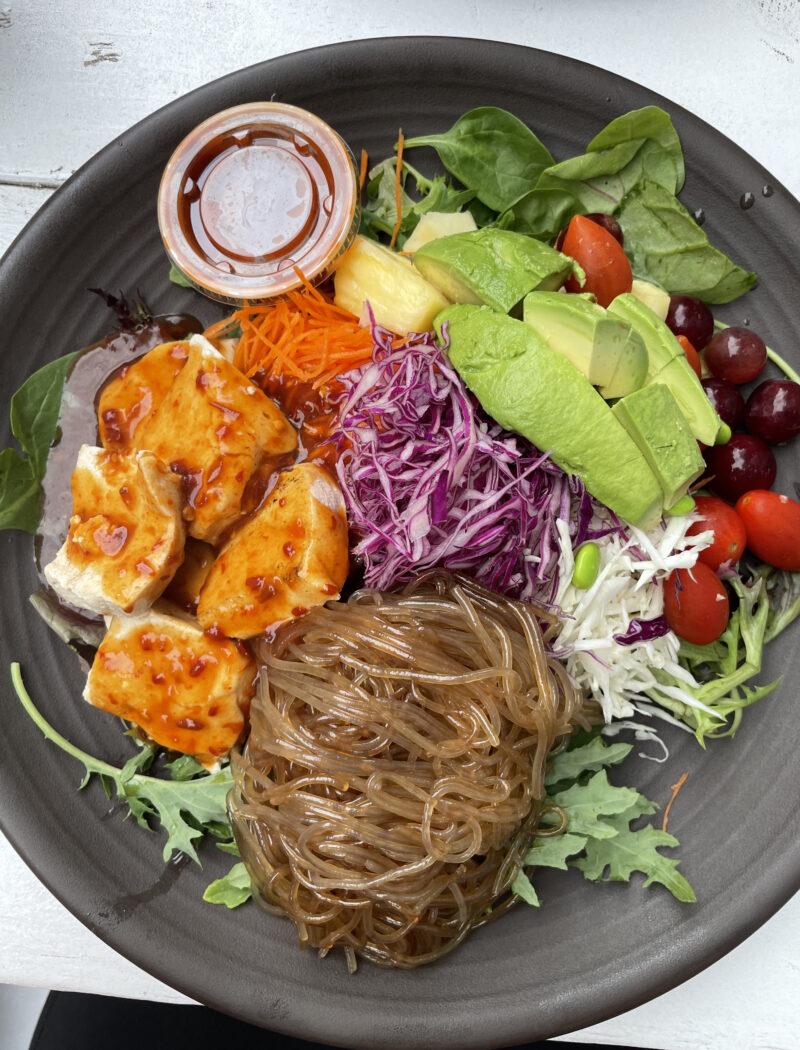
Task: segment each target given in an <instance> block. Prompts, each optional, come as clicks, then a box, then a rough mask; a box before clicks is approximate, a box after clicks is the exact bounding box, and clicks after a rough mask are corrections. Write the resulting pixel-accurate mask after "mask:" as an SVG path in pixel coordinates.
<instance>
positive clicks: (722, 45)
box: [0, 0, 800, 1050]
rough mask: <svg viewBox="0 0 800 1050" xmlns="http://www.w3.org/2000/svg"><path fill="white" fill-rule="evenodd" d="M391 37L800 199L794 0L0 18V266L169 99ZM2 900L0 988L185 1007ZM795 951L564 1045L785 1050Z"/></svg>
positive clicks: (780, 944)
mask: <svg viewBox="0 0 800 1050" xmlns="http://www.w3.org/2000/svg"><path fill="white" fill-rule="evenodd" d="M403 33H421V34H437V35H445V36H448V35H450V36H457V35H472V36H478V37H485V38H493V39H497V40H509V41H513V42H515V43H524V44H529V45H532V46H535V47H541V48H544V49H547V50H551V51H556V52H561V53H563V54H569V55H572V56H574V57H575V58H580V59H583V60H585V61H588V62H594V63H595V64H597V65H602V66H605V67H606V68H609V69H612V70H614V71H615V72H617V73H620V74H622V75H623V76H627V77H630V78H631V79H633V80H636V81H639V82H640V83H643V84H646V85H647V86H648V87H651V88H653V89H655V90H656V91H660V92H662V93H663V94H664V95H666V96H667V97H668V98H672V99H674V100H675V101H676V102H678V103H680V104H681V105H683V106H686V107H687V108H688V109H690V110H692V111H693V112H695V113H697V114H699V115H700V116H702V117H704V118H705V119H706V120H708V121H709V122H710V123H712V124H714V125H715V126H716V127H718V128H719V129H720V130H722V131H723V132H725V133H726V134H727V135H729V136H730V137H731V138H733V139H734V140H735V141H737V142H738V143H740V144H741V145H742V146H744V147H745V149H747V150H748V151H749V152H751V153H752V154H753V155H754V156H756V157H757V158H758V159H759V160H760V161H762V163H763V164H765V165H766V167H767V168H769V169H770V170H771V171H772V172H773V173H774V174H775V176H776V177H777V178H778V179H780V180H781V181H782V182H784V184H785V185H786V186H787V187H788V188H789V189H790V190H792V192H794V193H795V194H796V195H798V196H800V121H798V118H797V107H798V101H799V100H800V3H798V2H797V0H706V2H704V3H703V2H700V3H698V2H697V0H671V2H670V3H669V4H662V3H656V2H655V0H650V2H646V0H645V2H642V0H640V2H639V3H635V4H634V3H630V2H621V0H616V2H608V0H607V2H606V3H602V4H601V3H596V2H594V0H571V2H570V3H569V4H567V3H564V2H563V0H562V2H561V3H559V2H558V0H552V2H546V0H437V3H435V4H432V3H430V0H404V3H403V4H402V5H398V4H396V3H393V2H390V0H373V2H372V3H371V4H365V3H363V0H337V2H336V3H334V2H333V0H322V2H320V0H291V3H287V2H286V0H280V2H279V0H239V2H237V0H206V2H204V3H203V2H199V0H171V2H170V3H167V4H164V3H161V2H156V0H153V2H152V3H146V2H143V0H130V2H125V3H122V2H120V0H104V2H103V0H59V2H58V3H52V2H50V0H0V252H2V251H4V250H5V248H6V247H7V246H8V244H9V243H10V242H11V240H12V239H13V237H14V236H15V235H16V233H17V232H19V230H20V229H21V227H22V226H23V225H24V223H25V222H26V221H27V219H28V218H29V217H30V216H31V215H32V214H34V212H35V211H36V210H37V208H39V207H40V206H41V204H42V203H43V202H44V200H45V199H46V197H47V196H48V193H49V190H48V189H46V188H45V189H43V188H35V187H37V186H38V187H41V186H42V185H44V186H45V187H51V188H52V187H55V186H57V185H58V184H59V183H60V182H61V181H62V180H63V179H64V178H65V177H66V176H67V175H68V174H69V173H70V172H71V171H73V170H74V169H75V168H77V167H78V166H79V165H80V164H82V163H84V162H85V161H86V160H87V159H88V158H89V157H90V156H91V155H92V154H93V153H94V152H96V151H97V150H98V149H99V148H100V147H101V146H103V145H104V144H105V143H106V142H108V141H110V140H111V139H112V138H114V137H115V136H116V135H118V134H119V133H121V132H122V131H124V130H125V129H126V128H127V127H129V126H130V125H131V124H133V123H134V122H135V121H137V120H139V119H141V118H142V117H144V116H146V115H147V114H148V113H150V112H152V111H153V110H154V109H157V108H158V107H159V106H161V105H164V104H165V103H166V102H168V101H170V100H171V99H172V98H175V97H177V96H178V95H180V94H182V93H184V92H185V91H188V90H190V89H191V88H193V87H196V86H198V85H200V84H202V83H204V82H206V81H208V80H211V79H213V78H215V77H217V76H221V75H223V74H224V73H228V72H230V71H232V70H234V69H238V68H240V67H242V66H245V65H249V64H250V63H252V62H257V61H260V60H261V59H265V58H270V57H272V56H274V55H279V54H284V53H287V52H290V51H297V50H301V49H302V48H305V47H313V46H315V45H318V44H325V43H331V42H333V41H337V40H345V39H352V38H357V37H370V36H388V35H395V34H403ZM489 101H490V100H489ZM742 189H743V190H746V189H752V190H754V191H755V190H757V189H758V187H744V186H743V187H742ZM0 884H2V885H3V887H4V892H3V893H2V894H0V983H2V982H7V983H17V984H23V985H31V986H39V987H51V988H59V989H69V990H79V991H93V992H101V993H104V994H110V995H121V996H129V997H134V998H143V999H154V1000H162V1001H165V1002H186V1001H187V1000H185V999H183V997H182V996H180V995H179V994H178V993H176V992H174V991H172V990H171V989H169V988H167V987H166V986H165V985H163V984H161V983H159V982H158V981H155V980H154V979H152V978H150V977H148V976H147V975H146V974H144V973H142V971H140V970H138V969H137V968H136V967H134V966H132V965H131V964H130V963H128V962H127V961H126V960H124V959H123V958H122V957H121V956H119V955H117V954H116V953H115V952H114V951H112V950H111V949H110V948H108V947H107V946H106V945H104V944H103V943H102V942H101V941H99V940H98V939H97V938H96V937H94V936H93V935H92V934H91V933H89V932H88V931H87V930H86V929H85V928H84V927H83V926H81V925H80V923H79V922H78V921H77V920H76V919H75V918H73V917H72V916H71V915H69V914H68V913H67V912H66V911H65V910H64V908H62V907H61V905H59V904H58V903H57V902H56V900H55V899H54V898H53V897H52V896H51V895H50V894H49V893H48V891H47V890H45V889H44V887H43V886H42V885H41V884H40V883H39V882H38V880H37V879H36V878H35V876H34V875H33V874H32V873H31V872H30V871H28V869H27V868H26V867H25V865H24V864H23V863H22V861H20V860H19V858H17V856H16V855H15V854H14V852H13V851H12V849H11V847H10V846H9V845H8V844H7V843H6V842H5V841H4V840H2V838H0ZM799 943H800V897H798V898H795V899H794V900H793V901H791V902H790V903H789V904H788V905H787V906H786V907H785V908H784V909H783V910H782V911H781V912H780V913H779V914H778V915H776V916H775V917H774V918H773V919H772V920H770V922H768V923H767V924H766V925H765V926H764V927H763V928H762V929H761V930H759V931H758V932H757V933H756V934H755V935H754V936H753V937H751V938H750V939H749V940H748V941H747V942H745V944H743V945H741V946H740V947H739V948H737V949H736V950H735V951H734V952H732V953H731V954H730V955H728V956H727V957H726V958H725V959H723V960H721V961H720V962H718V963H717V964H716V965H715V966H713V967H711V968H710V969H709V970H707V971H705V972H704V973H703V974H700V975H699V976H698V977H696V978H694V979H693V980H692V981H689V982H687V983H686V984H684V985H683V986H681V987H680V988H677V989H675V990H674V991H672V992H670V993H668V994H667V995H664V996H662V997H661V998H659V999H657V1000H655V1001H654V1002H652V1003H649V1004H647V1005H645V1006H643V1007H640V1008H639V1009H637V1010H634V1011H632V1012H631V1013H628V1014H625V1015H623V1016H621V1017H618V1018H615V1019H614V1020H612V1021H608V1022H606V1023H605V1024H602V1025H598V1026H596V1027H594V1028H592V1029H587V1030H586V1031H584V1032H580V1033H577V1034H576V1035H573V1036H572V1037H571V1038H572V1039H573V1040H575V1041H577V1042H592V1041H594V1042H598V1043H601V1044H604V1045H612V1044H619V1045H624V1046H646V1047H652V1048H659V1050H660V1048H663V1050H723V1048H724V1050H751V1048H753V1047H758V1048H764V1050H795V1048H796V1047H797V1045H798V1038H797V1034H796V1033H797V1031H798V1029H800V999H798V996H797V988H798V978H800V963H799V962H798V960H797V953H796V945H797V944H799Z"/></svg>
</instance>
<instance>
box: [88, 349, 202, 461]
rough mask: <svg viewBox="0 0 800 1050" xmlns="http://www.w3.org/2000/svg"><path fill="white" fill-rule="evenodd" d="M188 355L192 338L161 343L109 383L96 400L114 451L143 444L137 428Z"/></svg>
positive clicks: (103, 438) (104, 433)
mask: <svg viewBox="0 0 800 1050" xmlns="http://www.w3.org/2000/svg"><path fill="white" fill-rule="evenodd" d="M188 358H189V342H188V341H186V340H182V341H181V342H176V343H162V344H161V346H156V347H154V348H153V349H152V350H151V351H150V352H149V353H147V354H145V355H144V357H140V358H139V360H138V361H134V362H133V364H131V365H126V366H125V367H124V368H122V369H120V371H119V372H118V373H117V374H116V375H115V376H114V378H113V379H112V380H111V381H110V382H109V383H107V384H106V386H105V387H104V388H103V391H102V393H101V394H100V400H99V402H98V404H97V422H98V426H99V429H100V441H101V442H102V443H103V446H104V447H105V448H108V449H112V450H113V451H115V452H124V451H126V450H128V449H131V448H141V446H140V445H138V444H137V441H136V431H137V430H138V428H139V427H140V426H141V425H142V423H143V422H144V421H145V420H146V419H148V418H149V417H150V416H152V414H153V413H154V412H155V410H156V409H157V408H158V406H159V405H160V404H161V402H162V401H163V400H164V398H165V397H166V396H167V394H168V392H169V388H170V387H171V386H172V384H173V382H174V380H175V377H176V376H177V375H178V373H179V372H180V370H181V369H182V368H183V366H184V365H185V364H186V362H187V360H188Z"/></svg>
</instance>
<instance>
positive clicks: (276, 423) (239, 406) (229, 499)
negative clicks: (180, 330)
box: [135, 337, 297, 543]
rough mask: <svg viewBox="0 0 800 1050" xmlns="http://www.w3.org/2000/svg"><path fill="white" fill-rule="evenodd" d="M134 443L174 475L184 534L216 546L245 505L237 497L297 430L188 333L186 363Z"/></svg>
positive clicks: (293, 440) (290, 446)
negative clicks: (179, 485) (181, 499)
mask: <svg viewBox="0 0 800 1050" xmlns="http://www.w3.org/2000/svg"><path fill="white" fill-rule="evenodd" d="M135 443H136V446H137V448H146V449H149V450H150V451H151V452H154V453H155V454H156V455H157V456H159V457H160V458H161V459H163V460H164V462H165V463H167V464H168V465H169V467H170V469H171V470H173V471H174V472H175V473H176V474H179V475H180V476H181V479H182V481H183V491H184V498H185V503H186V507H185V510H184V515H185V517H186V519H187V522H188V529H189V533H190V534H191V535H192V536H194V537H195V538H196V539H199V540H205V541H206V542H208V543H216V542H218V541H219V539H220V537H221V536H222V535H223V533H224V532H225V531H226V529H228V528H229V527H230V526H231V525H232V524H233V523H234V522H235V521H236V520H237V518H239V517H240V515H241V514H242V512H243V509H247V508H246V507H245V508H243V506H242V500H243V498H244V496H245V493H246V491H247V488H248V485H249V484H250V482H251V479H256V478H258V476H259V472H260V471H261V470H262V469H263V468H268V470H267V472H269V470H271V469H272V468H273V466H274V465H276V464H277V462H279V461H280V458H281V457H284V456H286V455H287V454H289V453H293V452H294V450H295V449H296V447H297V434H296V432H295V430H294V428H293V427H292V425H291V424H290V423H289V421H288V420H287V419H286V417H285V416H284V415H283V413H282V412H281V410H280V409H279V408H278V407H277V405H276V404H275V403H274V402H273V401H271V400H270V399H269V398H268V397H267V396H266V394H264V393H263V392H262V391H261V390H259V388H258V387H257V386H255V385H254V384H253V383H251V382H250V381H249V380H248V379H247V377H246V376H245V375H244V374H243V373H242V372H240V371H239V369H238V368H235V367H234V366H233V365H232V364H230V363H229V362H228V361H226V360H225V358H224V357H223V356H222V354H220V353H219V352H218V351H217V350H215V349H214V347H213V346H211V344H210V343H209V342H208V341H207V340H202V339H201V337H192V339H191V340H190V341H189V357H188V360H187V361H186V363H185V365H184V366H183V368H182V369H181V370H180V372H179V373H178V375H177V377H176V378H175V380H174V381H173V383H172V385H171V386H170V388H169V391H168V392H167V394H166V396H165V397H164V399H163V400H162V402H161V404H160V405H159V406H158V408H157V409H156V411H155V412H154V413H153V414H152V415H150V416H148V417H147V418H146V419H145V421H144V422H143V423H142V424H141V425H140V426H139V427H137V429H136V434H135Z"/></svg>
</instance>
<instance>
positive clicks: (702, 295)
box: [617, 181, 757, 303]
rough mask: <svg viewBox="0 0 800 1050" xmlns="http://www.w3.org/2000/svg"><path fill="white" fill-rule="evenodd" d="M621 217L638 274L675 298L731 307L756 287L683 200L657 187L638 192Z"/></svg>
mask: <svg viewBox="0 0 800 1050" xmlns="http://www.w3.org/2000/svg"><path fill="white" fill-rule="evenodd" d="M617 218H618V219H619V222H620V225H621V226H622V232H623V233H624V235H625V250H626V252H627V253H628V255H629V257H630V259H631V263H632V266H633V270H634V272H635V273H636V275H637V276H638V277H642V278H644V279H646V280H649V281H654V282H655V283H656V284H660V285H661V286H662V287H663V288H665V289H666V290H667V291H668V292H670V293H671V294H673V295H678V294H682V295H693V296H695V297H696V298H698V299H702V301H703V302H706V303H729V302H730V301H731V300H732V299H736V298H738V296H740V295H743V294H744V293H745V292H746V291H749V289H750V288H752V287H753V285H754V284H755V283H756V280H757V278H756V275H755V274H754V273H751V272H749V271H748V270H743V269H742V268H741V267H739V266H737V265H736V264H735V263H734V262H732V261H731V260H730V259H729V258H728V257H727V255H725V254H724V253H723V252H721V251H719V250H718V249H717V248H714V247H713V246H712V245H711V244H709V241H708V237H707V236H706V234H705V233H704V232H703V230H702V229H701V228H700V227H699V226H698V225H697V223H696V222H695V221H694V219H693V218H692V216H691V215H690V214H689V212H688V211H687V210H686V208H684V206H683V205H682V204H681V203H680V201H679V200H677V199H676V198H675V196H674V195H673V194H672V193H671V192H669V191H668V190H666V189H665V188H664V187H663V186H660V185H657V184H656V183H655V182H652V181H645V182H643V183H642V184H641V185H639V186H637V187H635V188H634V189H633V190H632V191H631V192H630V193H629V194H628V195H627V196H626V197H625V199H624V201H623V202H622V205H621V207H620V209H619V211H618V212H617Z"/></svg>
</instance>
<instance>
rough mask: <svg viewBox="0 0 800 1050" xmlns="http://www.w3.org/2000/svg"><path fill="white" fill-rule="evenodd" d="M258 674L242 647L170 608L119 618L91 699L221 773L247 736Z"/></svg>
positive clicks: (96, 669) (88, 693)
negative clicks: (222, 761) (225, 759)
mask: <svg viewBox="0 0 800 1050" xmlns="http://www.w3.org/2000/svg"><path fill="white" fill-rule="evenodd" d="M254 677H255V664H254V662H253V660H252V658H251V657H250V655H249V654H248V653H247V651H246V649H245V647H244V646H242V645H241V643H236V642H232V641H230V640H229V639H227V638H222V637H217V636H216V635H215V633H214V632H212V633H204V632H203V631H202V630H201V629H200V628H199V627H198V625H197V623H196V622H195V621H193V620H192V619H191V618H189V617H188V616H184V615H183V614H181V613H180V612H178V610H173V609H172V607H170V606H169V605H167V603H162V604H161V605H160V606H159V607H158V608H157V609H151V610H150V611H149V612H147V613H145V614H144V615H143V616H138V617H131V616H126V617H114V619H112V620H111V623H110V625H109V628H108V632H107V634H106V636H105V638H104V639H103V642H102V644H101V645H100V648H99V649H98V650H97V654H96V656H95V658H94V663H93V664H92V669H91V671H90V672H89V678H88V680H87V682H86V688H85V690H84V693H83V695H84V698H85V699H86V700H88V701H89V703H90V704H93V705H94V706H95V707H99V708H102V710H104V711H108V712H109V713H110V714H114V715H119V717H120V718H124V719H127V720H128V721H129V722H135V723H136V725H138V726H140V727H141V729H143V730H144V732H145V733H146V734H147V735H148V736H149V737H150V738H151V739H152V740H154V741H155V742H156V743H157V744H161V745H162V746H163V747H167V748H170V749H172V750H174V751H182V752H183V753H184V754H187V755H193V756H194V757H195V758H196V759H197V761H198V762H200V763H201V764H202V765H204V766H206V767H207V768H214V767H216V766H217V764H218V762H219V759H220V758H222V757H223V756H224V755H227V753H228V752H229V751H230V749H231V748H232V747H233V745H234V744H235V743H236V741H237V740H238V739H239V737H240V736H241V734H242V730H243V729H244V724H245V717H246V714H247V709H248V707H249V703H250V698H251V697H252V695H253V682H254Z"/></svg>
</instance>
